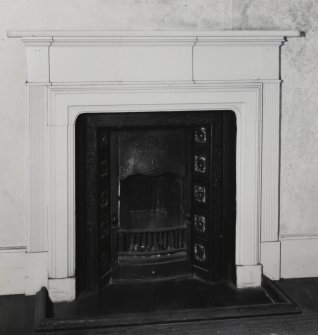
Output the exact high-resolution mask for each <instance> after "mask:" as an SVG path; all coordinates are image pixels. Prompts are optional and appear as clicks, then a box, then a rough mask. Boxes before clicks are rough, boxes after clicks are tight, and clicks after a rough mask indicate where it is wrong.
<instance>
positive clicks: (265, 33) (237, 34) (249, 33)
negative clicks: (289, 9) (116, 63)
mask: <svg viewBox="0 0 318 335" xmlns="http://www.w3.org/2000/svg"><path fill="white" fill-rule="evenodd" d="M7 35H8V37H18V38H22V37H30V38H36V37H108V38H113V39H120V38H123V37H132V38H136V37H137V38H139V37H141V38H142V37H147V38H149V37H208V38H213V37H215V38H221V39H227V38H231V39H233V38H235V39H240V38H251V39H255V38H273V39H277V38H280V39H283V38H284V37H299V36H301V32H299V31H296V30H220V31H208V30H206V31H200V30H199V31H181V30H179V31H171V30H157V31H146V30H144V31H142V30H129V31H124V30H117V31H116V30H8V32H7Z"/></svg>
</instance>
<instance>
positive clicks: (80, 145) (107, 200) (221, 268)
mask: <svg viewBox="0 0 318 335" xmlns="http://www.w3.org/2000/svg"><path fill="white" fill-rule="evenodd" d="M235 141H236V124H235V116H234V113H233V112H231V111H192V112H164V113H163V112H161V113H160V112H151V113H144V112H143V113H107V114H82V115H81V116H79V118H78V120H77V122H76V236H77V239H76V242H77V247H76V260H77V264H76V265H77V266H76V268H77V271H76V278H77V291H78V292H80V291H87V290H97V289H99V288H102V287H103V286H105V285H106V284H107V283H109V281H110V280H111V281H119V280H120V281H123V280H130V281H132V280H159V279H160V280H163V279H169V278H176V277H181V276H192V275H196V276H198V277H200V278H202V279H204V280H208V281H220V280H228V279H233V275H234V263H235V257H234V256H235Z"/></svg>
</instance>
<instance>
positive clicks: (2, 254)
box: [0, 247, 48, 295]
mask: <svg viewBox="0 0 318 335" xmlns="http://www.w3.org/2000/svg"><path fill="white" fill-rule="evenodd" d="M47 263H48V261H47V252H38V253H28V252H27V250H26V248H25V247H10V248H1V249H0V295H11V294H26V295H35V294H36V293H37V292H39V291H40V290H41V288H42V287H47V278H48V270H47Z"/></svg>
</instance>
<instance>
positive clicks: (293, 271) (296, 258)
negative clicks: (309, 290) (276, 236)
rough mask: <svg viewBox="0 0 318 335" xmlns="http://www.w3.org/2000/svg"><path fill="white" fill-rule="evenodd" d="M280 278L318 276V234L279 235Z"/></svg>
mask: <svg viewBox="0 0 318 335" xmlns="http://www.w3.org/2000/svg"><path fill="white" fill-rule="evenodd" d="M280 240H281V278H309V277H318V261H317V255H318V236H288V237H281V239H280Z"/></svg>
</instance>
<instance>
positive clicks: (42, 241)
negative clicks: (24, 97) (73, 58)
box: [28, 86, 48, 252]
mask: <svg viewBox="0 0 318 335" xmlns="http://www.w3.org/2000/svg"><path fill="white" fill-rule="evenodd" d="M46 128H47V87H45V86H32V87H29V164H30V166H29V173H30V176H29V187H28V189H29V197H28V198H29V202H30V203H29V215H28V219H29V224H28V237H29V238H28V240H29V242H28V250H29V251H30V252H39V251H47V250H48V245H47V233H48V230H47V229H48V228H47V208H46V206H47V203H46V193H45V192H46V189H47V186H48V185H47V184H46V180H47V176H46V174H45V173H46V171H47V170H46V166H45V164H46V160H47V157H46V153H47V138H46V135H47V131H46Z"/></svg>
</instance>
